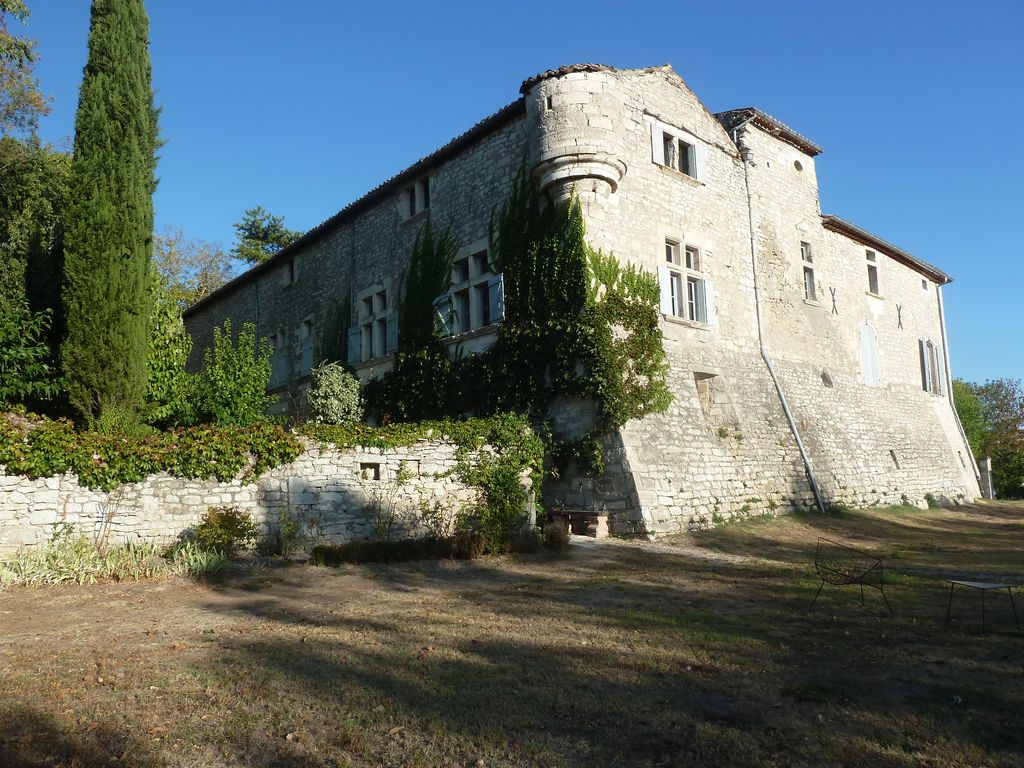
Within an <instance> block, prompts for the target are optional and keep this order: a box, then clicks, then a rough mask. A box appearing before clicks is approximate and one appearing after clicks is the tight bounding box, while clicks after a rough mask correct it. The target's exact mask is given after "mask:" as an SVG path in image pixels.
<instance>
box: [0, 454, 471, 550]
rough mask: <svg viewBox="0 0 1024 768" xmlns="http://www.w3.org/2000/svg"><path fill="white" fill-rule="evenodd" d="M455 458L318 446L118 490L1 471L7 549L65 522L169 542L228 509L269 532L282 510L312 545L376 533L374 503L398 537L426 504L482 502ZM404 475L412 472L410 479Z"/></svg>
mask: <svg viewBox="0 0 1024 768" xmlns="http://www.w3.org/2000/svg"><path fill="white" fill-rule="evenodd" d="M455 454H456V446H455V445H453V444H451V443H449V442H447V441H436V442H421V443H417V444H416V445H414V446H411V447H408V448H396V449H391V450H386V451H384V450H379V449H367V448H355V449H347V450H337V449H335V448H333V447H328V448H326V449H321V448H320V447H319V446H317V445H315V444H311V443H310V444H307V450H306V451H305V452H304V453H303V454H302V455H301V456H299V458H297V459H296V460H295V461H294V462H292V463H290V464H287V465H285V466H282V467H278V468H276V469H273V470H271V471H269V472H266V473H265V474H263V475H262V476H260V477H259V478H257V479H255V480H253V481H252V482H248V483H246V482H241V481H235V482H228V483H220V482H217V481H215V480H182V479H179V478H174V477H170V476H168V475H164V474H161V475H156V476H153V477H150V478H148V479H147V480H146V481H145V482H142V483H133V484H130V485H127V486H124V487H123V488H121V489H118V490H115V491H114V492H112V493H103V492H99V491H92V490H89V489H87V488H83V487H81V486H80V485H79V484H78V481H77V479H76V478H75V477H73V476H68V475H63V476H60V477H48V478H41V479H37V480H29V479H27V478H23V477H15V476H10V475H5V474H2V473H0V554H4V553H11V552H13V551H16V550H17V549H19V548H22V547H33V546H37V545H40V544H43V543H45V542H47V541H48V540H49V539H50V537H51V535H52V534H53V531H54V526H55V525H56V524H61V523H69V524H71V525H73V526H75V527H78V528H80V529H81V530H82V531H84V532H85V533H86V535H88V536H90V537H93V536H96V537H99V536H103V535H106V536H107V537H108V538H107V540H108V541H109V542H110V543H118V542H123V541H138V540H145V541H153V542H157V543H167V542H171V541H174V540H175V539H176V538H178V536H179V535H180V534H181V533H182V532H183V531H186V530H187V529H188V528H190V527H192V526H194V525H195V524H196V523H197V522H198V521H199V520H200V518H201V517H202V516H203V514H204V513H205V512H206V510H207V509H208V508H209V507H211V506H222V505H229V506H233V507H238V508H240V509H243V510H245V511H246V512H249V513H250V514H251V515H252V516H253V519H254V520H255V521H256V522H257V523H259V525H260V526H261V527H262V528H263V530H264V531H265V532H270V531H273V530H274V529H276V527H277V526H278V524H279V520H280V516H281V515H285V514H286V515H289V516H292V517H295V518H297V519H299V520H300V521H302V523H303V531H304V533H305V534H306V535H307V540H308V542H310V543H320V542H323V543H340V542H344V541H349V540H353V539H367V538H372V537H373V536H374V534H375V513H374V509H375V508H383V509H385V510H387V509H394V510H395V512H396V514H397V517H398V520H399V526H398V531H397V532H398V533H403V532H406V533H407V532H414V531H415V528H416V526H415V523H414V520H415V512H416V511H417V510H418V509H421V508H422V507H423V506H425V505H430V506H432V505H434V504H440V505H441V507H442V508H443V509H445V510H447V511H449V512H451V513H455V512H457V511H458V510H459V509H461V508H462V507H464V506H468V505H472V504H473V503H475V502H476V501H477V500H478V498H479V496H478V493H479V492H478V490H477V489H476V488H472V487H467V486H465V485H463V484H462V483H461V482H460V481H459V480H458V479H457V478H456V477H455V476H454V475H453V473H452V470H454V469H455V466H456V463H457V462H456V457H455ZM400 472H402V473H403V475H404V476H405V477H406V478H407V479H405V481H404V482H401V483H400V482H399V479H400V478H399V473H400Z"/></svg>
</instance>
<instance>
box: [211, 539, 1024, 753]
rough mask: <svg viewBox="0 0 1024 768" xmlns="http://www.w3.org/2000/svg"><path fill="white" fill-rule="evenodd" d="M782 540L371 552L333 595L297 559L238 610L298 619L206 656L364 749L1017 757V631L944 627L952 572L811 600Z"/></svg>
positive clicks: (280, 621)
mask: <svg viewBox="0 0 1024 768" xmlns="http://www.w3.org/2000/svg"><path fill="white" fill-rule="evenodd" d="M744 535H746V534H744ZM768 544H771V545H773V546H774V549H771V552H770V554H771V555H772V556H774V557H778V558H780V559H779V561H778V563H777V565H776V566H772V565H771V564H770V563H769V564H766V563H765V562H764V561H758V562H751V563H750V564H737V563H722V562H715V561H709V560H703V559H700V558H697V557H693V556H687V555H684V554H675V553H672V552H666V551H664V550H657V551H655V550H651V549H647V548H644V547H642V546H619V545H613V546H608V547H594V548H592V549H588V550H586V551H580V552H576V553H575V554H574V556H573V557H571V558H569V559H565V558H552V557H545V556H539V557H537V558H535V559H533V560H532V561H531V560H530V559H528V558H520V559H518V560H517V561H516V562H514V563H508V562H503V561H483V562H480V563H468V564H462V563H460V564H449V563H436V564H435V563H423V564H416V565H407V566H362V567H359V568H353V569H350V570H349V571H348V572H347V573H348V574H350V576H352V577H354V578H358V579H360V580H362V581H363V583H364V585H365V586H366V587H367V588H365V589H364V590H363V591H362V592H361V594H353V595H351V596H348V597H345V596H341V597H339V599H338V600H337V601H336V602H335V601H331V602H330V603H329V605H330V607H328V605H326V604H324V602H321V601H317V600H311V599H310V598H309V596H308V594H307V592H306V581H305V579H304V578H302V576H301V574H300V573H295V574H293V576H294V577H295V578H293V579H289V580H287V581H285V582H283V583H281V584H279V585H277V586H275V587H274V588H273V590H270V591H268V593H266V594H261V595H259V596H255V597H254V596H253V595H252V594H251V593H246V594H243V593H242V591H241V590H240V591H239V593H238V598H239V600H238V601H235V602H232V603H231V607H230V609H229V610H230V611H232V612H234V613H238V614H239V615H244V614H250V615H252V616H255V617H258V618H259V619H261V620H263V621H268V620H269V621H271V622H272V623H274V624H275V625H276V626H277V627H278V628H279V631H278V632H276V634H274V635H273V636H272V637H269V638H265V639H261V640H259V641H257V642H250V641H248V640H233V641H230V642H228V643H226V644H224V645H222V647H221V650H220V652H219V653H218V654H217V655H215V656H214V657H212V658H211V659H210V660H209V665H210V666H209V668H208V670H207V671H208V672H211V673H214V674H216V676H217V677H218V679H223V680H232V679H237V678H238V675H240V674H242V671H243V670H258V673H250V674H251V675H252V678H250V682H251V679H253V678H254V679H256V680H257V684H258V685H259V686H260V687H261V689H263V690H264V691H265V693H264V695H265V696H269V697H271V698H273V697H275V696H280V697H291V698H293V699H294V698H297V700H299V701H304V702H312V704H311V705H305V706H307V712H312V713H315V714H311V715H310V717H312V718H314V719H317V718H320V719H322V720H323V721H325V722H326V721H328V720H334V721H337V722H341V723H347V724H348V725H347V726H346V727H345V728H343V729H342V730H341V733H342V734H343V738H341V740H340V741H332V738H333V737H331V736H323V737H321V738H322V739H323V743H322V744H321V747H322V748H323V749H325V750H327V752H328V753H329V752H331V751H332V750H347V751H348V752H350V753H353V754H355V755H357V756H361V757H360V758H359V759H360V760H362V761H363V762H358V763H357V764H360V765H362V764H367V765H369V764H377V763H378V762H385V763H387V762H389V761H397V762H398V763H399V764H409V765H425V766H426V765H440V764H461V763H458V762H455V763H452V762H451V758H452V754H451V752H452V751H454V752H456V753H458V754H460V755H461V756H462V757H465V754H468V753H469V752H470V751H472V750H475V751H476V753H480V754H482V755H484V756H486V758H487V764H489V765H491V764H494V765H509V766H513V765H514V766H519V765H523V766H527V765H554V764H557V765H564V766H581V767H582V766H593V765H623V766H634V765H635V766H647V765H651V766H655V765H668V766H683V765H745V766H762V765H775V764H777V762H778V760H779V759H783V757H784V759H785V760H786V762H787V763H788V764H791V765H822V764H828V765H848V766H865V767H866V766H872V767H874V766H911V765H921V764H923V763H922V761H924V762H925V763H927V761H928V760H932V762H934V763H935V764H936V765H943V764H948V765H957V764H979V765H980V764H986V765H1007V766H1009V765H1013V764H1014V763H1013V760H1015V759H1016V758H1015V757H1012V755H1014V754H1015V753H1014V752H1013V748H1014V746H1015V745H1017V744H1018V740H1019V725H1020V722H1019V716H1018V715H1016V714H1013V713H1017V712H1019V706H1018V705H1019V702H1016V703H1015V701H1016V698H1017V694H1016V693H1015V691H1016V690H1017V688H1015V687H1014V685H1013V684H1012V681H1013V680H1016V681H1017V682H1020V678H1021V671H1020V668H1019V664H1016V663H1015V662H1014V659H1016V658H1017V653H1018V652H1019V640H1020V638H1019V637H1017V636H1016V635H1011V634H1008V633H1002V634H997V635H995V636H988V637H986V638H984V640H983V641H982V642H980V641H979V638H977V637H976V636H972V635H965V634H964V633H963V632H960V631H959V630H958V629H957V628H953V629H951V630H944V628H943V627H941V625H940V619H943V618H944V609H945V602H943V601H942V594H944V593H942V592H939V593H934V591H933V590H932V589H931V585H929V584H927V583H923V582H921V581H915V580H908V583H906V584H902V585H899V589H898V590H897V592H898V594H899V595H900V596H901V597H902V607H903V608H904V611H903V612H902V613H900V614H899V615H897V617H896V618H895V619H890V618H888V615H887V613H886V612H885V609H884V605H883V604H882V603H881V601H880V600H879V601H878V605H872V604H870V603H869V604H868V605H866V606H865V607H861V606H860V604H859V595H858V594H856V591H855V590H839V589H837V590H835V591H834V592H832V593H831V594H828V595H826V594H823V596H822V599H821V600H820V601H819V604H818V606H817V607H816V609H815V613H814V614H808V613H807V607H808V606H809V604H810V600H811V598H812V597H813V594H814V592H815V591H816V589H817V586H818V583H819V582H818V581H817V579H816V577H814V575H813V570H811V568H810V563H809V561H808V559H807V557H808V553H807V551H806V549H805V548H803V547H801V546H799V545H795V544H780V543H779V542H778V541H770V542H768ZM768 544H766V545H765V546H766V548H768ZM744 546H748V545H744ZM787 553H788V559H787ZM811 557H813V550H812V553H811ZM227 589H228V591H230V589H231V587H230V586H229V587H227ZM826 592H828V590H826ZM887 592H888V590H887ZM399 597H400V598H401V600H402V601H404V602H400V603H399V602H395V600H397V599H398V598H399ZM393 598H394V599H393ZM936 598H937V599H936ZM890 599H892V598H890ZM366 601H370V602H371V603H372V604H371V605H370V606H369V607H368V606H367V604H366ZM900 605H901V603H899V602H896V603H894V608H896V610H897V611H898V612H899V611H900ZM210 609H211V610H225V609H224V608H223V607H222V606H220V607H218V606H214V605H212V604H211V606H210ZM990 626H991V625H990ZM296 632H302V633H303V635H302V636H301V637H298V636H297V635H296ZM965 692H966V695H965ZM240 695H241V694H240ZM958 701H959V703H957V702H958ZM809 724H811V725H810V727H809ZM396 728H397V729H400V731H395V729H396ZM318 730H320V731H322V732H324V733H330V729H325V728H324V729H318ZM354 732H355V733H359V734H360V737H359V738H358V739H354V738H353V736H352V733H354ZM393 732H394V734H395V735H392V734H393ZM947 753H951V754H953V755H955V759H954V760H953V761H952V762H943V761H944V760H946V755H947Z"/></svg>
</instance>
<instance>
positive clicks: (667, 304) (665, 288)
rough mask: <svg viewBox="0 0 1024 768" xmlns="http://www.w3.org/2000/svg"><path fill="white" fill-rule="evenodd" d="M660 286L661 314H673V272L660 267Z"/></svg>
mask: <svg viewBox="0 0 1024 768" xmlns="http://www.w3.org/2000/svg"><path fill="white" fill-rule="evenodd" d="M658 285H659V286H660V287H661V314H663V315H671V314H672V270H670V269H669V268H668V267H658Z"/></svg>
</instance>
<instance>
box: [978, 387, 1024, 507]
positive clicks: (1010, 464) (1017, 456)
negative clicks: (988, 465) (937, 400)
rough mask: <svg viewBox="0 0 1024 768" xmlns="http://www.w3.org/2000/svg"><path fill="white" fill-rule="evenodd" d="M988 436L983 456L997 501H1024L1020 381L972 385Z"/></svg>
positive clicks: (1023, 391)
mask: <svg viewBox="0 0 1024 768" xmlns="http://www.w3.org/2000/svg"><path fill="white" fill-rule="evenodd" d="M973 389H974V393H975V394H976V395H977V397H978V401H979V402H980V403H981V411H982V414H983V415H984V418H985V426H986V428H987V430H988V434H987V435H986V436H985V439H984V440H983V441H982V444H981V451H982V455H988V456H991V457H992V479H993V481H994V484H995V491H996V495H997V496H999V497H1000V498H1012V499H1018V498H1024V389H1022V387H1021V382H1020V380H1019V379H996V380H994V381H986V382H985V383H984V384H982V385H980V386H978V385H974V387H973Z"/></svg>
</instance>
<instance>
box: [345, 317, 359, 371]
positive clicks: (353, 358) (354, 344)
mask: <svg viewBox="0 0 1024 768" xmlns="http://www.w3.org/2000/svg"><path fill="white" fill-rule="evenodd" d="M362 346H363V329H362V328H360V327H359V326H358V325H357V326H355V327H354V328H349V329H348V354H347V355H346V360H347V362H348V363H349V364H352V363H358V362H359V361H360V360H362V359H363V350H362Z"/></svg>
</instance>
